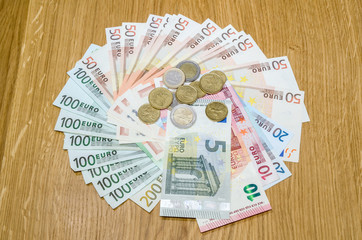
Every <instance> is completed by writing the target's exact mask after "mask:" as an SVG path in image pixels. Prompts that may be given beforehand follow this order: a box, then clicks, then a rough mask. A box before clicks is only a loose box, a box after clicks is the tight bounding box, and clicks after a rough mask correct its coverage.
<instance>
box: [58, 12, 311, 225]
mask: <svg viewBox="0 0 362 240" xmlns="http://www.w3.org/2000/svg"><path fill="white" fill-rule="evenodd" d="M105 37H106V40H107V44H106V45H104V46H98V45H95V44H91V45H90V46H89V48H88V50H87V51H86V52H85V54H84V56H83V57H82V59H80V60H79V61H78V62H77V63H76V64H75V66H74V68H73V69H71V70H70V71H69V72H68V75H69V77H70V78H69V80H68V81H67V83H66V84H65V86H64V88H63V89H62V90H61V92H60V94H59V95H58V97H57V98H56V99H55V101H54V105H55V106H57V107H59V108H61V111H60V114H59V117H58V120H57V123H56V126H55V130H57V131H62V132H64V135H65V139H64V149H66V150H67V151H68V153H69V163H70V166H71V168H72V169H73V170H74V171H81V172H82V175H83V177H84V181H85V182H86V184H89V183H92V184H93V186H94V188H95V189H96V191H97V193H98V194H99V196H100V197H102V198H104V199H105V201H106V202H107V203H108V204H109V205H110V206H111V207H112V208H116V207H118V206H120V205H121V204H122V203H123V202H125V201H126V200H127V199H131V200H132V201H133V202H135V203H136V204H138V205H139V206H141V207H142V208H143V209H145V210H146V211H148V212H151V211H152V209H153V208H154V207H155V206H156V205H157V204H158V202H160V201H161V205H160V216H169V217H186V218H196V219H197V222H198V224H199V227H200V230H201V231H202V232H204V231H207V230H210V229H213V228H216V227H219V226H223V225H225V224H227V223H231V222H234V221H237V220H240V219H243V218H246V217H249V216H252V215H255V214H258V213H261V212H264V211H267V210H270V209H271V206H270V203H269V201H268V198H267V196H266V194H265V190H266V189H267V188H270V187H271V186H273V185H275V184H277V183H279V182H281V181H283V180H285V179H286V178H288V177H289V176H291V173H290V171H289V170H288V168H287V167H286V165H285V164H284V161H292V162H298V159H299V145H300V137H301V126H302V122H307V121H309V118H308V114H307V112H306V109H305V107H304V103H303V101H304V92H302V91H300V90H299V89H298V85H297V82H296V80H295V77H294V75H293V71H292V68H291V65H290V63H289V61H288V58H287V57H276V58H266V56H265V55H264V54H263V52H262V51H261V50H260V48H259V47H258V45H257V44H256V43H255V41H254V40H253V38H252V37H251V36H250V35H248V34H246V33H245V32H243V31H237V30H236V29H235V28H234V27H233V26H231V25H228V26H226V27H225V28H221V27H219V26H218V25H217V24H216V23H214V22H213V21H212V20H210V19H207V20H205V21H204V22H203V23H201V24H200V23H197V22H195V21H193V20H191V19H189V18H187V17H185V16H183V15H180V14H179V15H169V14H166V15H165V16H156V15H150V16H149V17H148V19H147V22H146V23H123V24H121V25H120V26H118V27H111V28H107V29H106V35H105Z"/></svg>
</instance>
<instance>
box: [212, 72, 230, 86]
mask: <svg viewBox="0 0 362 240" xmlns="http://www.w3.org/2000/svg"><path fill="white" fill-rule="evenodd" d="M210 73H213V74H216V75H218V76H219V77H221V79H222V81H223V82H224V84H225V83H226V80H227V77H226V74H225V73H224V72H222V71H220V70H214V71H211V72H210Z"/></svg>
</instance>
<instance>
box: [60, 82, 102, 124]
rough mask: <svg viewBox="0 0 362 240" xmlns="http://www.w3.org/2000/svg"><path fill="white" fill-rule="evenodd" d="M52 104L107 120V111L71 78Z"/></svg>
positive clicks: (92, 117)
mask: <svg viewBox="0 0 362 240" xmlns="http://www.w3.org/2000/svg"><path fill="white" fill-rule="evenodd" d="M53 105H55V106H57V107H59V108H62V109H65V110H67V111H69V112H73V113H75V114H78V115H80V116H83V117H86V118H89V119H91V120H94V121H99V122H104V123H106V122H107V112H106V111H105V110H104V109H103V108H102V107H100V106H99V105H98V104H97V103H96V101H94V100H93V98H92V97H90V96H89V95H87V94H86V93H85V92H84V91H83V90H82V88H80V87H79V86H78V84H76V83H75V82H74V80H72V79H71V78H69V79H68V81H67V83H66V84H65V86H64V87H63V89H62V91H61V92H60V93H59V95H58V97H57V98H56V99H55V101H54V102H53Z"/></svg>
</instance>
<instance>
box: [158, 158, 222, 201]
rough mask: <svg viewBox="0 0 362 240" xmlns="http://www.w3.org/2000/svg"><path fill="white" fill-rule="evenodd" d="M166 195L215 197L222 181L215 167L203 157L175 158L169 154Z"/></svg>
mask: <svg viewBox="0 0 362 240" xmlns="http://www.w3.org/2000/svg"><path fill="white" fill-rule="evenodd" d="M166 178H167V180H166V181H165V182H166V189H165V192H166V194H182V195H199V196H214V195H215V194H216V193H217V191H218V190H219V187H220V180H219V178H218V176H217V173H216V171H215V168H214V166H213V165H212V164H211V163H209V162H208V161H207V160H206V159H205V158H204V156H203V155H200V156H199V157H197V158H195V157H175V156H173V154H172V153H170V154H168V161H167V176H166Z"/></svg>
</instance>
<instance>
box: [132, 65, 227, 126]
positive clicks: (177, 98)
mask: <svg viewBox="0 0 362 240" xmlns="http://www.w3.org/2000/svg"><path fill="white" fill-rule="evenodd" d="M199 76H200V66H199V65H198V64H197V63H195V62H193V61H188V60H186V61H182V62H180V63H179V64H177V66H176V68H170V69H169V70H167V71H166V72H165V73H164V75H163V77H162V81H163V83H164V85H165V86H166V87H167V88H168V89H167V88H164V87H157V88H155V89H153V90H152V91H151V92H150V94H149V95H148V101H149V104H148V103H147V104H144V105H142V106H141V107H140V108H139V109H138V117H139V119H140V120H141V121H142V122H143V123H145V124H153V123H155V122H156V121H157V120H158V119H159V118H160V115H161V112H160V110H163V109H170V108H171V109H170V110H171V121H172V122H173V124H174V125H175V126H177V127H179V128H189V127H191V126H192V125H193V124H194V122H195V121H196V113H195V111H194V110H193V109H192V107H191V106H189V105H192V104H193V103H194V102H195V101H196V100H197V99H198V98H202V97H204V96H205V95H206V94H216V93H218V92H220V91H221V89H222V88H223V86H224V84H225V82H226V80H227V79H226V75H225V73H223V72H222V71H219V70H214V71H211V72H210V73H207V74H204V75H203V76H202V77H201V78H200V80H199V81H196V80H197V79H198V78H199ZM205 113H206V116H207V117H208V118H209V119H210V120H212V121H217V122H219V121H222V120H223V119H225V118H226V116H227V114H228V109H227V107H226V105H225V104H223V103H221V102H216V101H215V102H211V103H209V104H208V105H207V107H206V110H205Z"/></svg>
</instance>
